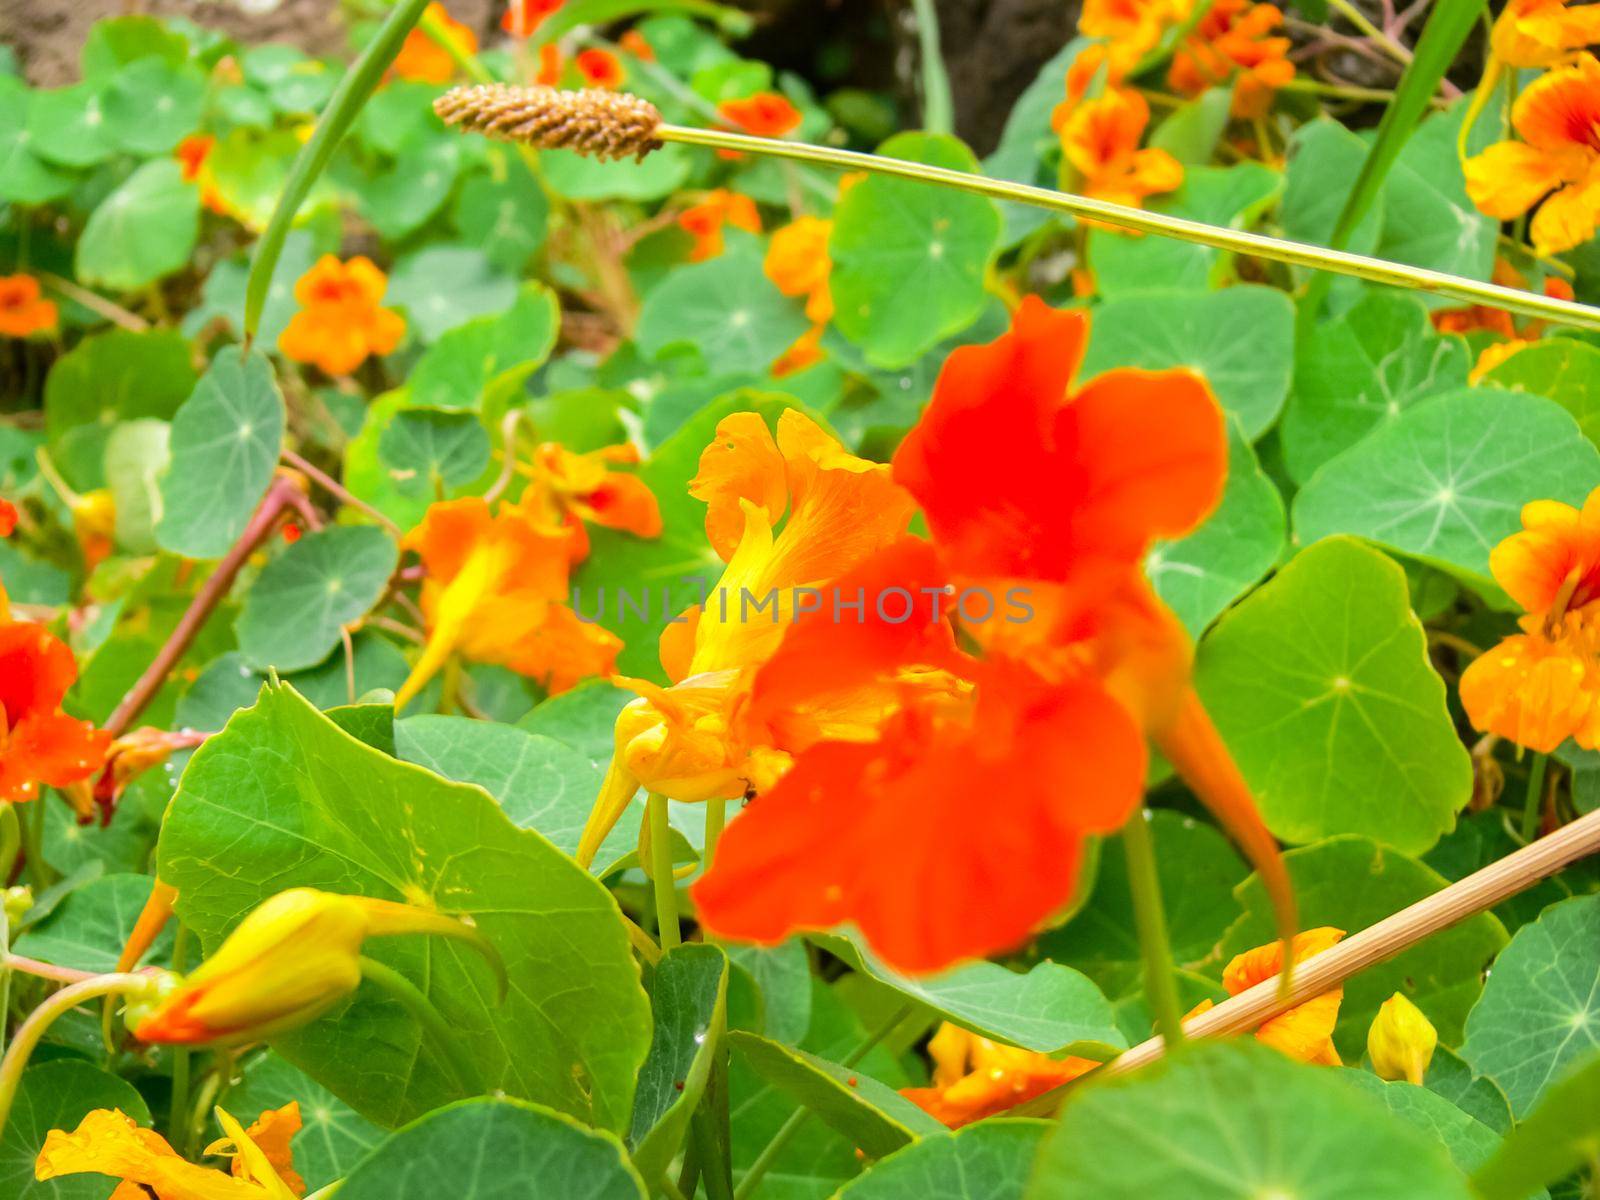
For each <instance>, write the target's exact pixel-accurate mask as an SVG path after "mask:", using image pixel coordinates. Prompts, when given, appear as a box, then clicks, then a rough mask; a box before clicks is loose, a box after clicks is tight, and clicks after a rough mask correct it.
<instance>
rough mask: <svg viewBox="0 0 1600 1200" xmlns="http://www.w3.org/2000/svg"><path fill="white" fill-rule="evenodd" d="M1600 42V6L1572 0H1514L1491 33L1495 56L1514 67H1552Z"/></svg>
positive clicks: (1501, 13) (1491, 47)
mask: <svg viewBox="0 0 1600 1200" xmlns="http://www.w3.org/2000/svg"><path fill="white" fill-rule="evenodd" d="M1596 42H1600V9H1597V8H1596V7H1595V6H1594V5H1592V4H1572V3H1570V2H1569V0H1510V2H1509V3H1508V4H1507V5H1506V6H1505V8H1504V9H1502V10H1501V12H1500V16H1499V17H1498V18H1496V20H1495V23H1494V29H1493V31H1492V32H1491V34H1490V37H1489V46H1490V49H1491V50H1492V51H1493V53H1494V56H1495V58H1497V59H1498V60H1499V61H1500V62H1502V63H1505V64H1506V65H1507V66H1511V67H1550V66H1555V65H1556V64H1557V63H1559V62H1561V61H1563V60H1564V59H1566V58H1568V57H1569V56H1570V55H1571V54H1572V53H1573V52H1574V51H1576V50H1582V49H1584V48H1585V47H1587V46H1591V45H1593V44H1594V43H1596Z"/></svg>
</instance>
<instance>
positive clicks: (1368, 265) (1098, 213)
mask: <svg viewBox="0 0 1600 1200" xmlns="http://www.w3.org/2000/svg"><path fill="white" fill-rule="evenodd" d="M434 109H435V111H437V112H438V114H439V116H440V117H442V118H443V119H444V120H445V121H447V122H448V123H450V124H452V125H457V126H459V127H461V128H462V129H463V130H467V131H471V132H477V133H484V134H488V135H490V136H492V137H500V138H505V139H508V140H510V141H516V142H521V143H523V144H525V145H531V146H534V147H536V148H539V149H564V150H576V151H578V152H579V153H585V154H595V155H598V156H600V157H603V158H624V157H627V156H630V155H631V156H633V157H635V158H643V157H644V156H645V155H646V154H648V153H649V152H650V151H651V150H654V149H657V148H659V147H660V146H662V145H664V144H665V143H667V142H677V143H679V144H681V145H686V146H708V147H712V148H715V149H718V150H734V151H738V152H740V153H744V154H765V155H769V156H772V157H776V158H787V159H792V160H794V161H796V162H806V163H812V164H814V165H817V166H822V167H832V168H835V169H837V170H840V171H869V172H872V173H874V174H877V175H891V176H895V177H897V178H900V179H909V180H913V181H916V182H918V183H932V184H937V185H940V186H942V187H949V188H955V189H957V190H959V191H964V192H975V193H977V194H978V195H980V196H989V197H991V198H992V199H995V200H1006V201H1011V202H1013V203H1017V204H1031V205H1034V206H1035V207H1038V208H1047V209H1050V210H1051V211H1053V212H1062V213H1067V214H1069V215H1070V216H1073V217H1079V218H1086V219H1088V220H1092V221H1099V222H1102V223H1103V224H1107V225H1115V226H1117V227H1119V228H1122V229H1131V230H1136V231H1138V232H1140V233H1151V234H1155V235H1157V236H1158V237H1169V238H1176V239H1177V240H1179V241H1184V242H1194V243H1197V244H1199V245H1202V246H1211V247H1213V248H1214V249H1217V250H1227V251H1229V252H1231V253H1235V254H1249V255H1255V256H1256V257H1259V258H1265V259H1270V260H1272V261H1274V262H1281V263H1288V264H1290V265H1291V266H1297V267H1305V268H1307V269H1310V270H1315V271H1329V272H1331V273H1333V274H1335V275H1349V276H1353V277H1354V278H1356V279H1365V280H1367V281H1368V282H1369V283H1380V284H1386V285H1388V286H1390V287H1398V288H1407V289H1409V290H1412V291H1421V292H1431V293H1434V294H1436V295H1440V296H1448V297H1450V298H1452V299H1455V300H1460V301H1463V302H1465V303H1468V304H1483V305H1488V306H1490V307H1493V308H1502V309H1505V310H1506V311H1508V312H1514V313H1520V314H1521V315H1523V316H1527V317H1536V318H1541V319H1543V320H1547V321H1554V322H1556V323H1558V324H1561V325H1570V326H1573V327H1575V328H1579V329H1596V330H1600V309H1596V308H1592V307H1590V306H1589V305H1586V304H1577V303H1574V302H1572V301H1570V300H1558V299H1555V298H1553V297H1549V296H1542V295H1536V294H1534V293H1532V292H1523V291H1518V290H1517V289H1515V288H1508V287H1501V286H1500V285H1498V284H1493V283H1483V282H1480V281H1479V280H1475V279H1467V278H1464V277H1463V276H1460V275H1450V274H1447V273H1446V272H1444V271H1430V270H1428V269H1426V268H1423V267H1411V266H1406V265H1404V264H1403V263H1394V262H1389V261H1387V260H1385V259H1381V258H1368V257H1366V256H1365V255H1361V254H1351V253H1349V252H1348V251H1344V250H1329V249H1327V248H1325V247H1322V246H1311V245H1307V244H1306V243H1304V242H1292V241H1288V240H1286V239H1283V238H1274V237H1267V236H1266V235H1264V234H1259V233H1247V232H1245V231H1243V230H1238V229H1227V228H1224V227H1222V226H1219V225H1207V224H1206V223H1205V222H1203V221H1191V220H1188V219H1186V218H1184V217H1173V216H1167V215H1166V214H1163V213H1155V212H1146V211H1144V210H1143V209H1138V208H1129V207H1127V206H1126V205H1122V204H1112V203H1110V202H1108V201H1105V200H1093V199H1090V198H1089V197H1087V196H1078V195H1074V194H1073V193H1071V192H1057V191H1052V190H1050V189H1049V188H1042V187H1033V186H1030V185H1028V184H1023V183H1012V182H1011V181H1009V180H1005V179H988V178H985V177H984V176H982V175H974V174H971V173H969V172H966V171H952V170H949V169H948V168H945V167H934V166H928V165H926V164H924V163H918V162H907V161H905V160H903V159H897V158H884V157H882V156H880V155H876V154H862V153H860V152H858V151H854V150H839V149H835V148H834V147H832V146H814V145H812V144H810V143H808V142H791V141H785V140H781V139H778V138H767V137H755V136H753V135H751V134H745V133H732V132H729V131H726V130H721V129H690V128H687V127H684V126H681V125H668V124H666V123H665V122H663V121H662V120H661V114H660V113H659V112H658V111H657V110H656V108H655V106H653V105H652V104H650V103H649V102H648V101H645V100H641V99H639V98H638V97H636V96H628V95H624V94H621V93H617V92H603V91H594V90H585V91H576V92H569V91H560V90H558V89H556V88H547V87H513V86H511V85H508V84H490V85H480V86H477V87H464V88H456V89H454V90H452V91H450V92H447V93H446V94H445V95H444V96H442V97H440V98H439V100H437V101H436V102H435V103H434Z"/></svg>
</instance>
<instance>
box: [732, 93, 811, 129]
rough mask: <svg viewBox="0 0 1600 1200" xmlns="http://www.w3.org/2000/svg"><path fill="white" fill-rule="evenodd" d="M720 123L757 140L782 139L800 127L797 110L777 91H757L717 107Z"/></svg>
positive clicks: (798, 111)
mask: <svg viewBox="0 0 1600 1200" xmlns="http://www.w3.org/2000/svg"><path fill="white" fill-rule="evenodd" d="M717 111H718V112H719V113H721V114H722V118H723V120H725V121H727V122H728V123H729V124H730V125H734V126H736V127H737V128H739V129H742V130H744V132H745V133H753V134H755V135H756V136H758V137H774V138H777V137H783V136H784V135H785V134H787V133H793V132H794V131H795V130H796V129H798V128H799V127H800V110H799V109H798V108H796V107H795V106H794V105H793V104H790V103H789V101H788V99H787V98H786V97H784V96H780V95H779V94H778V93H777V92H757V93H756V94H755V95H753V96H746V97H744V98H743V99H741V100H724V101H723V102H722V103H721V104H719V105H717Z"/></svg>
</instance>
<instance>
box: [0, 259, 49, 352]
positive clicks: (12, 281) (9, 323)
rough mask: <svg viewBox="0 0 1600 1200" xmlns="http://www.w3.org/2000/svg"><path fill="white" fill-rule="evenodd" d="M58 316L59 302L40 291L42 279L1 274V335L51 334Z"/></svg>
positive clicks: (20, 336) (16, 336)
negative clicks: (44, 296)
mask: <svg viewBox="0 0 1600 1200" xmlns="http://www.w3.org/2000/svg"><path fill="white" fill-rule="evenodd" d="M57 318H58V314H57V312H56V304H55V301H54V300H46V299H44V298H43V297H42V296H41V295H40V294H39V281H38V280H37V279H35V278H34V277H33V276H32V275H0V337H14V338H25V337H32V336H33V335H34V334H36V333H49V332H50V331H51V330H53V329H54V328H55V327H56V321H57Z"/></svg>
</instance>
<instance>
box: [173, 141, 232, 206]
mask: <svg viewBox="0 0 1600 1200" xmlns="http://www.w3.org/2000/svg"><path fill="white" fill-rule="evenodd" d="M216 145H217V139H216V138H214V137H212V136H211V135H210V134H207V133H194V134H190V135H189V136H188V137H186V138H184V139H183V141H181V142H179V143H178V145H177V148H176V149H175V150H173V152H172V156H173V157H174V158H176V159H177V160H178V167H179V173H180V175H181V176H182V178H183V181H184V182H185V183H193V184H197V185H198V186H199V188H200V203H201V204H203V205H204V206H205V207H206V208H207V209H209V210H210V211H211V212H214V213H217V214H218V215H220V216H228V215H229V208H228V203H227V201H226V200H224V199H223V198H222V193H221V192H219V191H218V190H217V185H216V181H215V180H214V179H213V178H212V175H211V168H210V166H209V165H207V163H208V160H209V159H210V157H211V151H212V150H214V149H215V148H216Z"/></svg>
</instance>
